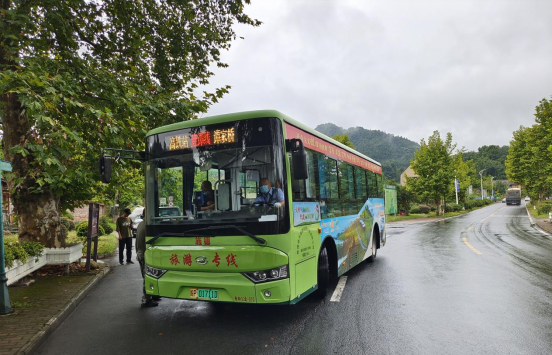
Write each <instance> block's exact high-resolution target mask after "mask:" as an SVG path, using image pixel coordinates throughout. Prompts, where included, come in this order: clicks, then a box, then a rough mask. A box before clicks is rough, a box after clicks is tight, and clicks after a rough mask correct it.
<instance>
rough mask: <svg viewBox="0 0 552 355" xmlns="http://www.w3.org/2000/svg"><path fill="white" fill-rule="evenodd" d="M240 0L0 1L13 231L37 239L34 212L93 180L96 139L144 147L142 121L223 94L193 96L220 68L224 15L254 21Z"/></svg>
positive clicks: (0, 113)
mask: <svg viewBox="0 0 552 355" xmlns="http://www.w3.org/2000/svg"><path fill="white" fill-rule="evenodd" d="M246 4H249V0H220V1H211V0H191V1H182V2H180V1H176V2H175V1H171V2H164V1H162V2H160V1H155V0H144V1H122V0H66V1H58V0H43V1H23V0H19V1H17V0H3V1H2V2H0V18H1V21H0V104H1V106H0V117H2V130H3V148H4V154H5V158H6V159H8V160H10V161H11V162H12V164H13V166H14V171H13V173H12V174H10V175H8V179H9V184H10V188H11V190H12V193H13V201H14V205H15V207H16V209H17V210H18V213H20V214H22V216H20V217H21V221H22V222H23V223H22V225H20V229H21V228H22V229H23V234H25V233H27V234H30V235H31V237H32V238H35V239H36V238H38V236H37V235H36V233H37V232H36V230H38V229H37V228H38V226H36V225H35V226H34V227H35V231H31V229H32V227H31V226H30V224H32V222H31V219H32V218H30V214H32V213H33V212H32V211H37V210H41V209H42V210H44V211H48V213H51V212H52V211H55V210H56V209H57V210H60V209H65V208H71V207H73V206H76V205H79V204H81V203H82V201H85V200H87V199H89V198H91V197H92V196H94V192H97V191H98V190H101V189H102V187H101V186H100V185H99V184H98V183H97V173H96V171H97V168H96V165H97V164H96V162H97V159H98V157H99V154H100V148H101V147H113V148H125V149H136V150H142V149H143V148H144V145H143V141H144V135H145V132H147V131H148V130H149V129H151V128H152V127H156V126H159V125H163V124H168V123H173V122H178V121H182V120H186V119H190V118H193V117H194V115H195V114H196V113H197V112H204V111H206V109H207V108H208V107H209V105H210V104H212V103H214V102H217V100H218V99H219V98H221V97H222V96H223V95H224V94H225V93H227V91H228V89H229V87H228V86H224V87H221V88H218V89H215V90H214V92H203V94H202V96H201V97H197V96H196V95H197V92H198V91H199V89H198V88H199V86H200V85H204V84H207V83H208V80H209V78H210V77H211V76H212V75H213V73H212V72H211V71H210V67H211V65H216V66H219V67H225V66H227V65H226V64H225V63H223V62H222V61H221V59H220V53H221V50H226V49H228V48H229V47H230V44H231V42H232V40H234V39H235V37H236V35H235V32H234V31H233V29H232V25H233V24H234V23H236V22H239V23H244V24H249V25H253V26H257V25H259V24H260V23H259V22H258V21H256V20H253V19H251V18H249V17H248V16H247V15H245V14H244V12H243V11H244V6H245V5H246ZM46 204H48V205H49V206H50V208H48V209H44V208H43V207H44V206H46ZM27 206H28V207H27ZM38 218H39V219H42V218H43V216H39V217H38ZM48 218H49V217H48ZM48 218H47V219H48ZM35 219H36V218H35ZM47 224H48V225H49V224H51V222H48V223H47ZM55 224H56V222H55V221H53V225H55ZM27 225H29V230H28V231H25V229H26V226H27ZM41 233H45V232H44V228H43V231H42V232H41Z"/></svg>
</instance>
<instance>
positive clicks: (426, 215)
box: [385, 205, 548, 222]
mask: <svg viewBox="0 0 552 355" xmlns="http://www.w3.org/2000/svg"><path fill="white" fill-rule="evenodd" d="M489 206H490V205H489ZM483 207H486V206H482V207H474V208H472V209H471V210H464V211H458V212H446V213H445V214H444V215H442V216H437V214H436V213H435V212H430V213H411V214H410V215H408V216H399V215H397V216H392V215H387V216H385V221H386V222H398V221H406V220H409V219H424V218H448V217H455V216H459V215H462V214H466V213H468V212H471V211H474V210H477V209H480V208H483ZM547 217H548V216H547Z"/></svg>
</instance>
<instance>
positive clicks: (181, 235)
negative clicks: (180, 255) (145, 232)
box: [146, 229, 211, 244]
mask: <svg viewBox="0 0 552 355" xmlns="http://www.w3.org/2000/svg"><path fill="white" fill-rule="evenodd" d="M195 230H197V229H195ZM161 237H211V236H210V235H197V234H190V233H169V232H163V233H160V234H158V235H156V236H155V237H153V238H151V239H150V240H148V241H147V242H146V244H153V242H155V241H156V240H157V239H159V238H161Z"/></svg>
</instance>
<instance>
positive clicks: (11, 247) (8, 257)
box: [4, 242, 29, 267]
mask: <svg viewBox="0 0 552 355" xmlns="http://www.w3.org/2000/svg"><path fill="white" fill-rule="evenodd" d="M28 258H29V254H27V252H26V251H25V249H24V248H23V246H22V245H21V244H19V242H15V243H14V242H8V243H4V265H5V267H12V266H13V262H14V260H16V259H19V261H21V262H22V263H23V264H24V263H26V262H27V259H28Z"/></svg>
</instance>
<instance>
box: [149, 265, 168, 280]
mask: <svg viewBox="0 0 552 355" xmlns="http://www.w3.org/2000/svg"><path fill="white" fill-rule="evenodd" d="M166 272H167V270H163V269H157V268H154V267H151V266H148V265H146V275H149V276H151V277H153V278H155V279H158V278H160V277H161V276H163V275H165V273H166Z"/></svg>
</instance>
